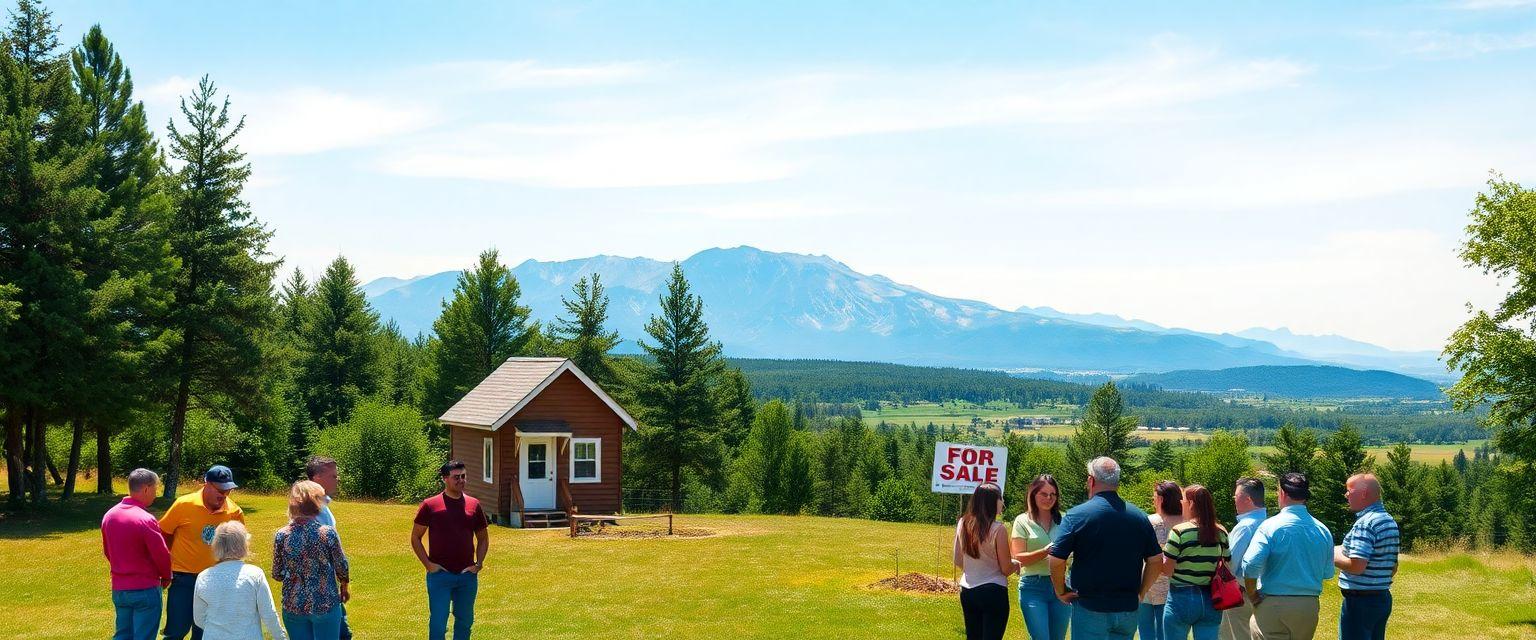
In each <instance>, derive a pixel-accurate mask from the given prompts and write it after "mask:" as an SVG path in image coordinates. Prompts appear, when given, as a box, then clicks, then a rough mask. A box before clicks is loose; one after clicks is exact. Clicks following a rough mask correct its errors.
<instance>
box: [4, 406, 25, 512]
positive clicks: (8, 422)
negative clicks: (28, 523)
mask: <svg viewBox="0 0 1536 640" xmlns="http://www.w3.org/2000/svg"><path fill="white" fill-rule="evenodd" d="M25 449H26V445H25V444H23V438H22V427H21V410H20V409H18V408H16V405H14V404H13V405H7V406H6V408H5V479H6V482H8V483H10V484H9V486H10V490H11V507H12V508H16V507H20V506H21V504H22V503H23V502H26V500H27V476H26V468H27V459H26V458H25V457H23V450H25Z"/></svg>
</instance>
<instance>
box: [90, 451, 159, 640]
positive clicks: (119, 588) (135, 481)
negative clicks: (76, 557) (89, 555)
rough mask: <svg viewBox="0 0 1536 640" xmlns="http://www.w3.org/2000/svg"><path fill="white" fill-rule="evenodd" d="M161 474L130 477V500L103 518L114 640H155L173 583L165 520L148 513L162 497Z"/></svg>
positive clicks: (103, 549)
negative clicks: (164, 597)
mask: <svg viewBox="0 0 1536 640" xmlns="http://www.w3.org/2000/svg"><path fill="white" fill-rule="evenodd" d="M159 489H160V476H158V475H156V474H155V472H153V471H150V470H149V469H134V470H133V472H132V473H129V474H128V497H126V498H123V501H122V502H119V503H117V505H116V506H114V507H112V508H111V509H108V510H107V514H106V515H104V516H102V518H101V552H102V553H104V554H106V556H107V565H108V566H110V567H111V569H112V606H113V608H115V609H116V610H117V631H116V632H115V633H114V634H113V635H112V638H113V640H150V638H153V637H155V631H156V629H158V628H159V626H160V590H161V589H163V588H165V587H167V586H169V585H170V584H171V552H170V550H169V549H167V548H166V546H165V537H164V536H162V535H161V534H160V522H159V521H158V520H156V519H155V516H153V515H151V514H150V513H149V511H148V510H147V509H148V507H149V505H151V504H154V502H155V494H156V493H159Z"/></svg>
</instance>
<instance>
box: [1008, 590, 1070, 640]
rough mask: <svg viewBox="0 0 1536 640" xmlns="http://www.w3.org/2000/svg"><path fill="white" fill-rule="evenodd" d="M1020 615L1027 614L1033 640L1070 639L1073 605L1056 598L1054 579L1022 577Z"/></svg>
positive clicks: (1025, 624) (1026, 619)
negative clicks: (1069, 627) (1068, 636)
mask: <svg viewBox="0 0 1536 640" xmlns="http://www.w3.org/2000/svg"><path fill="white" fill-rule="evenodd" d="M1019 613H1021V614H1023V615H1024V630H1025V631H1028V632H1029V637H1030V640H1066V637H1067V623H1068V622H1071V621H1072V605H1069V604H1062V603H1061V601H1060V600H1057V599H1056V587H1054V586H1052V585H1051V577H1050V576H1022V577H1020V578H1019Z"/></svg>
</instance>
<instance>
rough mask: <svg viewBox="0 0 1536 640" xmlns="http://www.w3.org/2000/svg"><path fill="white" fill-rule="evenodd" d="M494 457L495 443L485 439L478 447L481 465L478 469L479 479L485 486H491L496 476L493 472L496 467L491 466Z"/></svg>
mask: <svg viewBox="0 0 1536 640" xmlns="http://www.w3.org/2000/svg"><path fill="white" fill-rule="evenodd" d="M495 457H496V444H495V441H494V440H492V439H490V438H485V439H484V440H482V441H481V445H480V464H481V465H482V466H481V467H480V479H481V480H483V481H485V483H486V484H492V483H494V482H495V479H496V474H495V473H494V471H493V470H494V469H495V468H496V467H494V466H492V464H491V463H493V462H495V460H493V458H495Z"/></svg>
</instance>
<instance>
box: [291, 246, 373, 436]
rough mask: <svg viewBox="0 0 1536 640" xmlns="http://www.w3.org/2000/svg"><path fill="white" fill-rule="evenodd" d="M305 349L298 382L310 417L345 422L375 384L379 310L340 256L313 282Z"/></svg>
mask: <svg viewBox="0 0 1536 640" xmlns="http://www.w3.org/2000/svg"><path fill="white" fill-rule="evenodd" d="M303 327H304V329H303V335H304V344H305V345H306V346H307V348H308V351H307V352H306V353H305V355H304V359H303V365H302V367H301V369H300V374H299V378H298V381H299V387H300V388H301V389H303V390H304V394H305V399H306V402H305V404H306V407H307V409H308V410H309V417H310V420H311V421H313V422H314V424H315V425H316V426H319V427H322V428H323V427H328V426H335V425H338V424H341V423H342V422H345V421H346V420H347V418H348V417H349V416H351V414H352V408H353V407H354V406H356V405H357V403H358V401H360V400H362V399H363V398H364V397H365V396H368V395H371V394H373V393H374V392H375V391H377V390H378V388H379V375H380V371H379V369H378V367H379V341H378V334H379V314H377V313H374V311H373V310H372V309H370V308H369V306H368V301H367V299H366V298H365V297H364V296H363V291H362V289H361V288H360V285H359V283H358V282H357V275H356V271H354V270H353V268H352V264H351V263H349V262H347V259H346V258H343V257H338V258H336V259H335V260H333V261H331V264H330V266H328V267H326V269H325V275H324V276H322V277H321V278H320V280H319V282H316V283H315V293H314V301H313V304H312V305H311V307H310V314H309V318H308V319H307V321H306V322H305V323H304V324H303Z"/></svg>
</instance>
